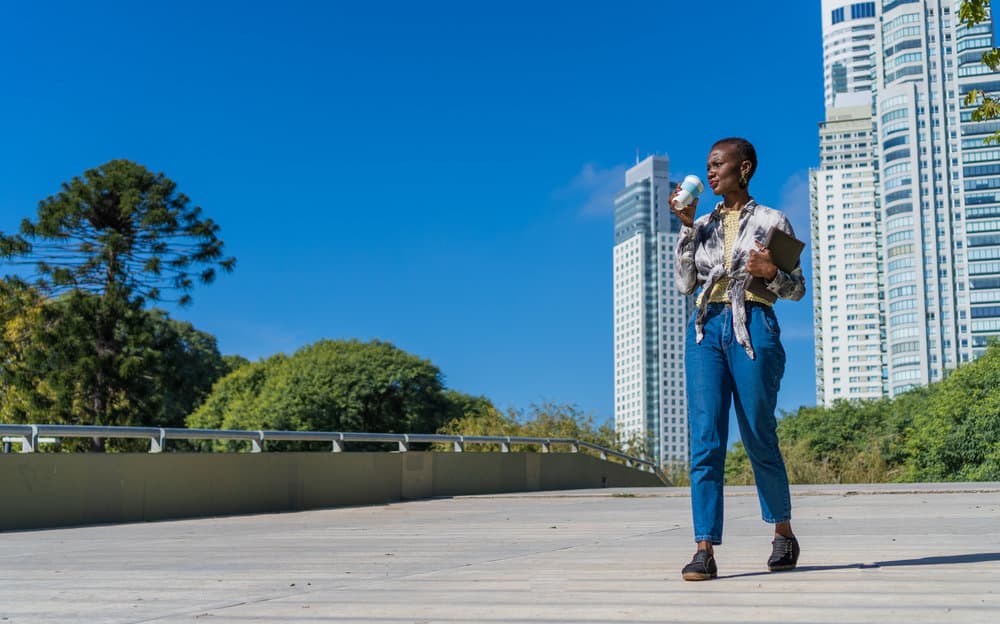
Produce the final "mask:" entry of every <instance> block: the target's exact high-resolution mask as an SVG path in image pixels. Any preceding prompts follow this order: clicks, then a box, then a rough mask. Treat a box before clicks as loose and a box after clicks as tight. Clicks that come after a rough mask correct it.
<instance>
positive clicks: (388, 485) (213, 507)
mask: <svg viewBox="0 0 1000 624" xmlns="http://www.w3.org/2000/svg"><path fill="white" fill-rule="evenodd" d="M660 485H664V484H663V483H662V482H661V481H660V480H659V478H657V477H656V476H654V475H652V474H650V473H648V472H640V471H638V470H634V469H631V468H627V467H625V466H623V465H621V464H616V463H612V462H606V461H602V460H601V459H599V458H597V457H594V456H591V455H586V454H583V453H547V454H539V453H421V452H408V453H254V454H250V453H162V454H139V453H135V454H131V453H107V454H98V453H30V454H23V455H22V454H0V496H2V499H0V530H10V529H38V528H47V527H57V526H70V525H80V524H94V523H104V522H139V521H149V520H165V519H169V518H192V517H204V516H216V515H228V514H248V513H273V512H280V511H299V510H304V509H318V508H323V507H338V506H345V505H370V504H384V503H389V502H393V501H400V500H411V499H419V498H430V497H433V496H456V495H460V494H493V493H499V492H518V491H534V490H555V489H575V488H599V487H642V486H660Z"/></svg>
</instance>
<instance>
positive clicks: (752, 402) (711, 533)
mask: <svg viewBox="0 0 1000 624" xmlns="http://www.w3.org/2000/svg"><path fill="white" fill-rule="evenodd" d="M696 313H697V312H696ZM747 324H748V329H749V333H750V340H751V342H752V343H753V348H754V351H755V354H756V359H753V360H751V359H750V358H749V357H748V356H747V354H746V351H745V350H744V349H743V347H742V346H740V344H739V343H738V342H737V341H736V339H735V337H734V336H733V314H732V310H731V309H730V307H729V306H728V305H726V304H722V303H711V304H709V306H708V315H707V318H706V320H705V332H704V338H703V339H702V341H701V344H698V343H697V342H696V341H695V331H694V316H692V317H691V320H690V321H689V323H688V329H687V345H686V350H685V356H684V366H685V369H686V373H687V384H686V385H687V399H688V429H689V432H690V436H691V438H690V442H691V446H690V448H691V509H692V512H693V515H694V539H695V541H696V542H702V541H706V542H711V543H712V544H721V543H722V517H723V493H722V485H723V474H724V471H725V463H726V449H727V445H728V443H729V406H730V404H731V403H732V402H734V401H735V406H736V422H737V423H738V424H739V427H740V436H741V438H742V441H743V445H744V447H745V448H746V451H747V455H748V456H749V457H750V463H751V465H752V466H753V473H754V480H755V481H756V483H757V496H758V498H759V499H760V509H761V515H762V516H763V518H764V521H765V522H770V523H777V522H784V521H786V520H789V519H791V513H792V503H791V497H790V495H789V492H788V475H787V473H786V471H785V462H784V460H783V459H782V458H781V451H780V450H779V449H778V435H777V425H778V423H777V421H776V420H775V418H774V408H775V405H776V403H777V399H778V388H779V386H780V385H781V377H782V375H783V374H784V372H785V350H784V348H783V347H782V346H781V340H780V333H781V330H780V329H779V327H778V319H777V318H776V317H775V316H774V310H772V309H771V307H770V306H763V305H759V304H749V305H748V307H747Z"/></svg>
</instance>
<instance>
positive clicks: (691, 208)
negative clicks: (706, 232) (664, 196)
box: [668, 184, 698, 227]
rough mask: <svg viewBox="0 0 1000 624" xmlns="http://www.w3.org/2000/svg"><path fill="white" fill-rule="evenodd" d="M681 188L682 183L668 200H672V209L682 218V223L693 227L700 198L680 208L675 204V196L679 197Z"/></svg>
mask: <svg viewBox="0 0 1000 624" xmlns="http://www.w3.org/2000/svg"><path fill="white" fill-rule="evenodd" d="M680 190H681V185H680V184H678V185H677V188H675V189H674V192H673V193H671V194H670V199H669V200H668V201H669V202H670V211H671V212H673V213H674V214H675V215H677V218H678V219H680V220H681V225H683V226H685V227H691V226H692V225H694V213H695V211H696V210H697V209H698V200H697V198H696V199H695V200H694V201H692V202H691V203H690V204H688V205H687V206H684V207H683V208H681V209H680V210H678V209H677V206H676V205H674V198H675V197H677V193H679V192H680Z"/></svg>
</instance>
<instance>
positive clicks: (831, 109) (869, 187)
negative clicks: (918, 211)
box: [810, 0, 887, 405]
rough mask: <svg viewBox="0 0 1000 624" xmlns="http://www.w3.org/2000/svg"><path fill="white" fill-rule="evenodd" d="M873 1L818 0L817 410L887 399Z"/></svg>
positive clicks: (813, 193)
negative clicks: (821, 97) (821, 107)
mask: <svg viewBox="0 0 1000 624" xmlns="http://www.w3.org/2000/svg"><path fill="white" fill-rule="evenodd" d="M877 26H878V20H877V18H876V5H875V2H856V1H854V2H852V1H849V0H823V71H824V90H825V102H826V119H825V121H823V122H822V123H820V131H819V139H820V141H819V143H820V161H819V167H818V168H817V169H814V170H812V171H811V172H810V229H811V236H812V265H813V275H812V293H813V320H814V336H815V351H816V402H817V404H819V405H830V404H832V403H833V402H834V401H836V400H837V399H847V398H851V399H874V398H880V397H882V396H884V395H885V393H886V390H887V389H886V385H887V384H886V379H885V374H886V362H885V357H886V356H885V336H884V333H885V316H884V313H883V295H882V292H883V288H882V286H883V284H882V281H883V280H882V278H881V264H882V245H881V231H880V219H879V214H878V208H877V205H876V191H875V183H876V169H875V155H874V150H875V146H874V139H873V134H872V97H873V92H872V88H873V67H874V63H875V52H876V44H875V40H876V31H877Z"/></svg>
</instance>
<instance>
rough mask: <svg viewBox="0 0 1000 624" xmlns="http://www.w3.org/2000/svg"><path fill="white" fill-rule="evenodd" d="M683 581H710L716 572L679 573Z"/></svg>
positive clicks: (715, 575)
mask: <svg viewBox="0 0 1000 624" xmlns="http://www.w3.org/2000/svg"><path fill="white" fill-rule="evenodd" d="M681 576H682V577H684V580H685V581H710V580H712V579H714V578H716V577H717V576H718V574H705V573H704V572H684V573H683V574H681Z"/></svg>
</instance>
